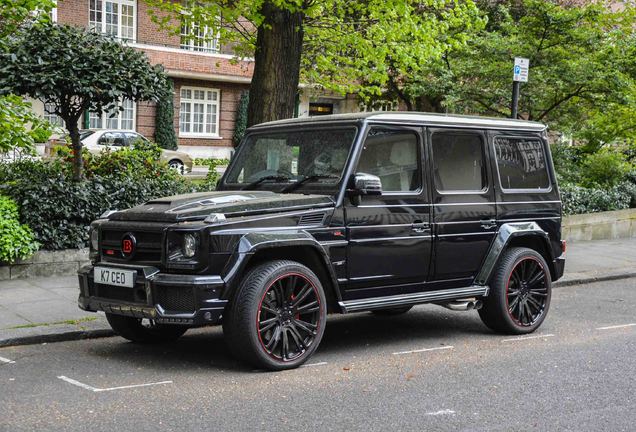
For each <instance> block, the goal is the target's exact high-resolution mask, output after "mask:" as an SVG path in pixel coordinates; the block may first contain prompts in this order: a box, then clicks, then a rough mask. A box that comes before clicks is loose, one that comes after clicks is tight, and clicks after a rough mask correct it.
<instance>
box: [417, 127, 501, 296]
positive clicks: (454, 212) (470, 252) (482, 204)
mask: <svg viewBox="0 0 636 432" xmlns="http://www.w3.org/2000/svg"><path fill="white" fill-rule="evenodd" d="M427 135H428V145H429V151H430V154H431V159H430V165H429V168H430V173H431V182H432V195H433V229H434V233H435V253H434V257H435V258H434V268H433V271H432V273H433V277H432V280H434V281H449V284H448V287H449V288H451V287H455V286H457V287H461V286H468V285H470V284H471V283H472V279H473V278H474V276H475V274H476V273H477V271H478V269H479V267H480V266H481V263H482V261H483V259H484V257H485V255H486V253H487V251H488V248H489V247H490V244H491V242H492V241H493V239H494V236H495V233H496V232H497V224H496V205H495V195H494V190H493V188H492V186H491V184H492V182H491V179H492V173H491V169H490V163H489V159H488V157H489V156H488V152H487V137H486V134H485V133H484V132H483V131H480V130H472V129H447V128H429V129H428V134H427Z"/></svg>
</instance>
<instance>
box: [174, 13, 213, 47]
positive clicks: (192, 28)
mask: <svg viewBox="0 0 636 432" xmlns="http://www.w3.org/2000/svg"><path fill="white" fill-rule="evenodd" d="M181 49H185V50H189V51H199V52H208V53H218V52H219V50H220V44H219V34H218V33H215V32H214V29H211V28H209V27H208V26H206V25H201V24H199V23H196V22H193V21H192V20H190V19H188V18H186V17H184V18H183V20H182V22H181Z"/></svg>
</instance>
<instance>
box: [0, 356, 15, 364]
mask: <svg viewBox="0 0 636 432" xmlns="http://www.w3.org/2000/svg"><path fill="white" fill-rule="evenodd" d="M0 362H2V363H8V364H14V363H15V362H14V361H13V360H10V359H8V358H4V357H0Z"/></svg>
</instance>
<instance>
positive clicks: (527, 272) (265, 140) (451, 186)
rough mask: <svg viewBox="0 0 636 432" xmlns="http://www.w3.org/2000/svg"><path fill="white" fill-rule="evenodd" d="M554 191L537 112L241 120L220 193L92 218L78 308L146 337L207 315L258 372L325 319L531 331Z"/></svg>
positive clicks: (556, 219) (541, 295) (293, 360)
mask: <svg viewBox="0 0 636 432" xmlns="http://www.w3.org/2000/svg"><path fill="white" fill-rule="evenodd" d="M564 252H565V243H564V242H563V241H562V240H561V201H560V198H559V192H558V189H557V183H556V178H555V175H554V169H553V165H552V160H551V156H550V151H549V146H548V143H547V134H546V127H545V126H544V125H542V124H539V123H532V122H525V121H517V120H506V119H491V118H479V117H463V116H443V115H431V114H418V113H397V112H396V113H369V114H356V115H336V116H325V117H319V118H307V119H293V120H285V121H277V122H271V123H266V124H262V125H258V126H254V127H252V128H250V129H248V131H247V133H246V136H245V138H244V139H243V141H242V143H241V144H240V146H239V147H238V149H237V151H236V154H235V156H234V157H233V159H232V161H231V163H230V165H229V167H228V169H227V171H226V172H225V174H224V175H223V177H222V178H221V180H220V181H219V183H218V188H217V191H215V192H205V193H194V194H190V195H181V196H173V197H167V198H159V199H155V200H152V201H149V202H147V203H145V204H143V205H139V206H137V207H134V208H131V209H127V210H122V211H116V212H107V213H105V214H104V215H103V217H102V218H101V219H99V220H97V221H95V222H94V223H93V224H92V225H91V240H90V258H91V261H92V264H91V265H89V266H86V267H83V268H82V269H81V270H80V272H79V282H80V296H79V306H80V307H81V308H82V309H84V310H87V311H104V312H105V313H106V317H107V318H108V321H109V323H110V324H111V326H112V328H113V329H114V331H115V332H116V333H118V334H119V335H121V336H123V337H124V338H127V339H129V340H132V341H137V342H161V341H166V340H173V339H176V338H178V337H179V336H181V335H182V334H183V333H184V332H185V331H186V330H187V329H188V328H189V327H195V326H203V325H210V324H222V325H223V332H224V334H225V337H226V338H227V340H228V344H229V346H230V347H231V350H232V351H233V352H234V354H235V355H236V356H238V357H239V358H241V359H243V360H245V361H248V362H250V363H252V364H254V365H256V366H257V367H261V368H266V369H273V370H280V369H287V368H293V367H297V366H299V365H300V364H302V363H303V362H305V361H306V360H307V359H308V358H309V357H310V356H311V355H312V353H313V352H314V351H315V350H316V348H317V347H318V344H319V343H320V340H321V338H322V336H323V332H324V330H325V320H326V317H327V314H328V313H330V312H334V313H351V312H360V311H371V312H373V313H376V314H385V315H388V314H399V313H405V312H407V311H408V310H409V309H410V308H411V307H413V305H417V304H421V303H434V304H438V305H441V306H446V307H448V308H450V309H454V310H470V309H477V310H478V313H479V316H480V317H481V319H482V320H483V322H484V323H485V324H486V326H488V327H489V328H491V329H492V330H494V331H496V332H501V333H506V334H523V333H529V332H532V331H534V330H536V329H537V328H538V327H539V326H540V325H541V323H542V322H543V320H544V319H545V317H546V314H547V312H548V308H549V306H550V295H551V283H552V282H553V281H555V280H557V279H559V278H560V277H561V276H562V274H563V269H564V262H565V261H564V256H565V254H564Z"/></svg>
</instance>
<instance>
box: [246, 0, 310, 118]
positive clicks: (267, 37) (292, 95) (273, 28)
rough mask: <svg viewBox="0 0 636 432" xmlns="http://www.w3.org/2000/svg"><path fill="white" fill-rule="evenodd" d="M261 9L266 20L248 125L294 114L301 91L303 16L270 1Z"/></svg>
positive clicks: (257, 54)
mask: <svg viewBox="0 0 636 432" xmlns="http://www.w3.org/2000/svg"><path fill="white" fill-rule="evenodd" d="M261 12H262V13H263V15H264V17H265V20H264V22H263V24H261V25H260V27H259V28H258V32H257V35H256V52H255V56H254V76H253V77H252V85H251V87H250V100H249V106H248V110H247V125H248V127H249V126H252V125H255V124H259V123H263V122H267V121H272V120H280V119H286V118H291V117H293V115H294V108H295V106H296V94H297V92H298V80H299V74H300V55H301V52H302V45H303V18H304V15H303V13H302V12H293V13H292V12H289V11H287V10H283V9H280V8H277V7H276V6H274V5H273V4H272V3H271V2H270V1H265V3H264V4H263V6H262V9H261Z"/></svg>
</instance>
